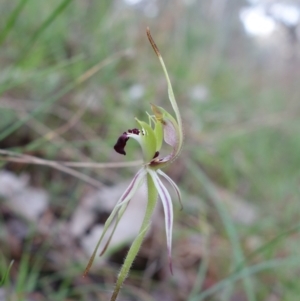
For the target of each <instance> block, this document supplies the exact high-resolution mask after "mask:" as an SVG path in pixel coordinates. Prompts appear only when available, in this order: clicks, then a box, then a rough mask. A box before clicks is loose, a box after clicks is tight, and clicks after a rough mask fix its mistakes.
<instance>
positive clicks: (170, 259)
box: [169, 256, 174, 275]
mask: <svg viewBox="0 0 300 301" xmlns="http://www.w3.org/2000/svg"><path fill="white" fill-rule="evenodd" d="M169 268H170V272H171V274H172V275H174V273H173V264H172V257H171V256H169Z"/></svg>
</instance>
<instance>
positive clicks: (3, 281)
mask: <svg viewBox="0 0 300 301" xmlns="http://www.w3.org/2000/svg"><path fill="white" fill-rule="evenodd" d="M13 264H14V260H12V261H11V262H10V264H9V266H8V267H7V269H6V270H5V272H4V275H3V276H2V279H1V280H0V287H1V286H3V285H4V283H5V282H6V280H7V278H8V275H9V272H10V270H11V268H12V266H13Z"/></svg>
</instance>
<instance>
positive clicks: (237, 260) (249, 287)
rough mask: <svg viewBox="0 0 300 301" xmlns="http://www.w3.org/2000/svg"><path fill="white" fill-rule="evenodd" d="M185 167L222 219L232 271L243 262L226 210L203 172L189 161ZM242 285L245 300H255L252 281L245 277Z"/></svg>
mask: <svg viewBox="0 0 300 301" xmlns="http://www.w3.org/2000/svg"><path fill="white" fill-rule="evenodd" d="M187 166H188V169H189V171H190V172H191V173H192V174H194V175H195V179H197V180H198V181H199V182H200V183H201V184H202V185H203V187H204V188H205V190H206V193H207V195H208V196H209V197H210V198H211V200H212V201H213V203H214V206H215V207H216V209H217V211H218V213H219V215H220V217H221V219H222V222H223V224H224V227H225V230H226V232H227V234H228V238H229V240H230V242H231V245H232V251H233V254H232V255H233V262H234V266H233V269H235V268H236V267H237V266H239V265H240V264H241V263H242V262H244V261H245V259H244V254H243V251H242V248H241V245H240V242H239V237H238V233H237V230H236V228H235V225H234V223H233V221H232V219H231V217H230V215H229V214H228V212H227V210H226V208H225V207H224V206H223V204H222V202H220V201H219V196H218V194H217V193H216V188H215V187H214V184H213V183H212V182H211V180H210V179H209V178H208V177H207V176H206V175H205V174H204V172H203V171H202V170H201V169H200V168H197V166H196V165H195V164H193V163H192V162H191V160H188V161H187ZM243 268H244V269H243V272H246V271H247V267H246V265H245V264H243ZM243 284H244V289H245V292H246V295H247V299H248V300H250V301H254V300H256V298H255V294H254V288H253V283H252V280H251V279H250V278H247V277H245V278H244V279H243Z"/></svg>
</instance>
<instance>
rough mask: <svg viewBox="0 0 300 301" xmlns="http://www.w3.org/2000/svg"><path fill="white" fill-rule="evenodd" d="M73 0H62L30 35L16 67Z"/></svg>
mask: <svg viewBox="0 0 300 301" xmlns="http://www.w3.org/2000/svg"><path fill="white" fill-rule="evenodd" d="M72 1H73V0H63V1H62V2H61V3H60V4H59V5H58V6H57V8H56V9H55V10H54V11H53V13H52V14H51V15H50V16H49V17H48V18H47V19H46V20H45V21H44V22H43V23H42V24H41V26H40V27H39V28H38V30H37V31H36V32H35V33H34V34H33V35H32V37H31V39H30V40H29V42H28V44H27V46H26V47H25V49H24V50H23V51H22V55H21V57H20V58H19V60H18V62H17V65H19V64H20V63H22V62H23V61H24V59H25V58H26V56H27V55H28V53H29V51H30V49H31V48H32V47H33V45H34V44H35V42H36V41H37V40H38V38H39V37H40V36H41V35H42V33H43V32H44V31H45V30H46V29H47V28H48V27H49V26H50V25H51V23H52V22H53V21H54V20H55V19H56V18H57V17H58V16H59V15H60V14H61V13H62V12H63V11H64V10H65V9H66V8H67V6H68V5H69V4H70V3H71V2H72Z"/></svg>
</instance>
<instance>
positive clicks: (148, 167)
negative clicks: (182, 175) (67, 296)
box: [85, 28, 183, 300]
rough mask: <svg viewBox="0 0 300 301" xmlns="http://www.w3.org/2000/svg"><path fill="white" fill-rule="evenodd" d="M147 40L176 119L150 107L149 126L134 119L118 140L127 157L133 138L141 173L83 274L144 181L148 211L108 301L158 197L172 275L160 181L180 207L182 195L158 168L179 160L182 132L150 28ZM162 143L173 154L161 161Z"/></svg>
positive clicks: (167, 210)
mask: <svg viewBox="0 0 300 301" xmlns="http://www.w3.org/2000/svg"><path fill="white" fill-rule="evenodd" d="M147 36H148V39H149V41H150V43H151V45H152V47H153V49H154V51H155V53H156V55H157V57H158V59H159V61H160V63H161V65H162V68H163V71H164V74H165V77H166V80H167V85H168V95H169V99H170V102H171V105H172V108H173V110H174V112H175V118H174V117H173V116H172V115H171V114H169V113H168V112H167V111H166V110H165V109H163V108H161V107H159V106H156V105H154V104H151V109H152V112H153V115H149V114H148V117H149V123H146V122H144V121H140V120H138V119H137V118H136V121H137V124H138V128H134V129H130V130H128V131H127V132H124V133H123V134H122V135H121V136H120V137H119V138H118V140H117V142H116V144H115V146H114V149H115V151H116V152H118V153H119V154H122V155H126V152H125V146H126V143H127V141H128V140H129V139H130V138H132V139H134V140H136V141H137V142H138V143H139V144H140V146H141V148H142V152H143V166H142V167H141V169H140V170H139V171H138V172H137V173H136V175H135V176H134V178H133V179H132V181H131V183H130V184H129V186H128V187H127V189H126V190H125V192H124V193H123V195H122V196H121V197H120V199H119V201H118V202H117V204H116V206H115V208H114V209H113V211H112V213H111V215H110V216H109V218H108V219H107V221H106V223H105V225H104V230H103V233H102V235H101V237H100V240H99V241H98V243H97V245H96V248H95V251H94V253H93V255H92V257H91V259H90V261H89V263H88V266H87V268H86V270H85V274H86V273H87V272H88V270H89V268H90V267H91V265H92V262H93V260H94V258H95V255H96V252H97V250H98V247H99V245H100V243H101V241H102V239H103V237H104V235H105V234H106V233H107V231H108V229H109V227H110V226H111V225H112V224H113V229H112V231H111V233H110V235H109V238H108V240H107V242H106V245H105V247H104V248H103V250H102V252H101V253H100V255H102V254H103V253H104V252H105V250H106V249H107V247H108V245H109V243H110V241H111V238H112V236H113V234H114V231H115V229H116V227H117V225H118V222H119V221H120V219H121V218H122V215H123V214H124V212H125V210H126V208H127V206H128V204H129V202H130V200H131V199H132V197H133V195H134V194H135V193H136V191H137V190H138V189H139V187H140V186H141V185H142V183H143V182H144V181H145V180H146V181H147V188H148V204H147V209H146V213H145V217H144V221H143V224H142V226H141V229H140V232H139V235H138V236H137V238H136V239H135V241H134V242H133V244H132V246H131V248H130V250H129V252H128V255H127V257H126V259H125V262H124V265H123V267H122V269H121V272H120V274H119V277H118V280H117V284H116V289H115V291H114V294H113V297H112V299H111V300H115V299H116V297H117V295H118V292H119V289H120V287H121V285H122V283H123V281H124V280H125V278H126V277H127V274H128V271H129V269H130V267H131V264H132V262H133V260H134V258H135V256H136V255H137V252H138V250H139V248H140V245H141V243H142V241H143V238H144V236H145V234H146V232H147V230H148V228H149V225H150V220H151V216H152V213H153V210H154V207H155V204H156V201H157V196H158V195H159V197H160V199H161V201H162V204H163V209H164V215H165V228H166V237H167V249H168V257H169V264H170V270H171V272H172V263H171V246H172V227H173V206H172V200H171V197H170V194H169V192H168V190H167V188H166V187H165V186H164V184H163V182H162V181H161V179H160V177H163V178H164V179H165V180H167V181H168V182H169V183H170V184H171V186H172V187H173V188H174V190H175V192H176V194H177V196H178V198H179V201H180V204H181V194H180V191H179V188H178V187H177V185H176V184H175V182H174V181H173V180H172V179H171V178H170V177H169V176H168V175H167V174H165V173H164V172H163V171H162V170H161V168H164V167H165V166H167V165H168V164H170V163H171V162H172V161H174V160H175V158H176V157H178V155H179V153H180V150H181V147H182V141H183V131H182V121H181V116H180V112H179V109H178V106H177V103H176V100H175V97H174V94H173V89H172V86H171V82H170V79H169V76H168V72H167V69H166V67H165V64H164V61H163V59H162V57H161V55H160V52H159V50H158V48H157V46H156V44H155V42H154V40H153V38H152V36H151V34H150V31H149V28H147ZM163 141H165V142H166V143H167V144H168V145H170V146H171V148H172V151H171V153H170V154H168V155H167V156H164V157H160V156H159V154H160V150H161V147H162V144H163Z"/></svg>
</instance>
